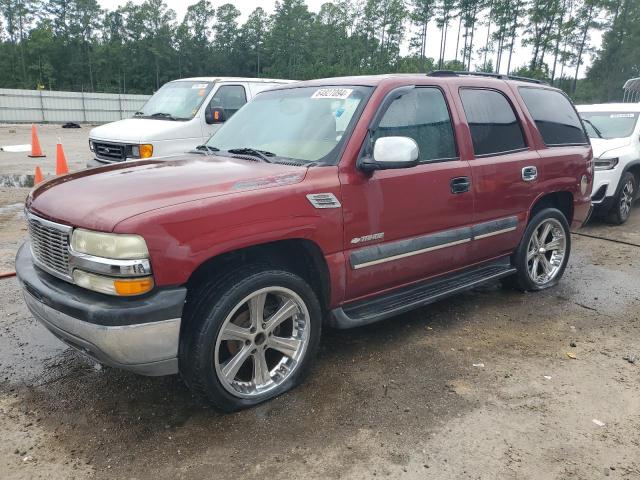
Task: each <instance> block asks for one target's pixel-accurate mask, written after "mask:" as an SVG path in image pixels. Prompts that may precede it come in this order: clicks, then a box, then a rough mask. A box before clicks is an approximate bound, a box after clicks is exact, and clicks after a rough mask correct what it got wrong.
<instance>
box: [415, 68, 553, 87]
mask: <svg viewBox="0 0 640 480" xmlns="http://www.w3.org/2000/svg"><path fill="white" fill-rule="evenodd" d="M427 76H428V77H458V76H475V77H489V78H497V79H499V80H518V81H520V82H529V83H537V84H541V85H548V83H547V82H545V81H543V80H536V79H535V78H527V77H518V76H516V75H503V74H502V73H489V72H459V71H456V70H434V71H433V72H431V73H428V74H427Z"/></svg>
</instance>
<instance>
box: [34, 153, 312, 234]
mask: <svg viewBox="0 0 640 480" xmlns="http://www.w3.org/2000/svg"><path fill="white" fill-rule="evenodd" d="M306 172H307V169H306V168H303V167H297V166H285V165H280V164H275V163H259V162H252V161H247V160H240V159H233V158H227V157H221V156H215V157H213V156H211V157H206V156H203V155H198V154H193V155H186V156H182V157H181V158H180V159H179V160H173V161H153V160H151V161H144V162H142V161H141V162H126V163H122V164H118V165H113V166H108V167H102V168H94V169H90V170H84V171H81V172H77V173H73V174H71V175H65V176H62V177H57V178H54V179H52V180H49V181H47V182H45V183H43V184H41V185H40V186H39V187H37V188H35V189H34V190H33V191H32V192H31V194H30V195H29V197H28V198H27V208H28V209H29V210H30V211H32V212H33V213H35V214H37V215H40V216H43V217H45V218H48V219H50V220H52V221H55V222H59V223H63V224H67V225H72V226H74V227H83V228H88V229H93V230H99V231H112V230H113V229H114V228H115V226H116V225H117V224H118V223H120V222H121V221H122V220H125V219H126V218H129V217H131V216H133V215H138V214H140V213H144V212H148V211H150V210H154V209H158V208H163V207H168V206H171V205H176V204H178V203H184V202H190V201H194V200H201V199H204V198H210V197H217V196H221V195H229V194H233V193H239V192H242V191H248V190H259V189H263V188H272V187H277V186H282V185H291V184H294V183H299V182H301V181H302V180H303V179H304V176H305V174H306Z"/></svg>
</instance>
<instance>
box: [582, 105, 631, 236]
mask: <svg viewBox="0 0 640 480" xmlns="http://www.w3.org/2000/svg"><path fill="white" fill-rule="evenodd" d="M576 108H577V109H578V113H579V114H580V116H581V117H582V121H583V123H584V126H585V128H586V130H587V133H588V134H589V137H590V138H591V145H592V146H593V158H594V164H595V175H594V180H593V193H592V196H591V202H592V203H593V207H594V213H595V214H597V215H599V216H601V217H604V218H605V219H606V220H607V221H609V222H611V223H614V224H618V225H619V224H622V223H624V222H626V221H627V220H628V219H629V214H630V211H631V207H632V206H633V202H634V201H635V200H636V199H637V198H638V190H639V189H638V184H639V183H640V122H638V117H639V116H640V103H602V104H597V105H578V106H577V107H576Z"/></svg>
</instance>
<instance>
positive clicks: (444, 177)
mask: <svg viewBox="0 0 640 480" xmlns="http://www.w3.org/2000/svg"><path fill="white" fill-rule="evenodd" d="M392 95H393V93H392ZM384 104H385V102H383V105H384ZM452 115H454V116H455V117H454V120H455V123H456V124H457V123H458V117H457V112H455V110H450V109H449V108H448V98H447V97H446V95H445V92H444V91H443V90H442V89H440V88H438V87H435V86H424V87H421V86H418V87H416V88H414V89H412V90H410V91H409V93H404V95H402V96H401V97H399V98H396V99H395V100H393V101H392V102H391V103H390V104H389V105H388V107H387V108H386V110H385V111H384V113H383V114H382V117H381V120H380V123H379V126H378V127H377V128H376V129H375V130H374V131H373V134H372V141H375V140H376V139H378V138H380V137H384V136H405V137H411V138H413V139H414V140H415V141H416V142H417V144H418V146H419V148H420V160H421V162H420V164H419V165H418V166H417V167H413V168H406V169H400V170H379V171H376V172H374V173H373V174H365V173H363V172H360V171H357V170H356V171H349V172H346V173H341V177H340V181H341V184H342V200H343V212H344V219H345V220H344V221H345V223H344V229H345V240H344V241H345V251H346V252H347V259H348V265H347V296H348V297H349V298H351V299H355V298H358V297H362V296H366V295H368V294H373V293H376V292H380V291H381V290H384V289H387V288H393V287H398V286H400V285H402V284H406V283H410V282H413V281H416V280H420V279H422V278H426V277H431V276H434V275H438V274H442V273H445V272H448V271H451V270H455V269H457V268H460V267H462V266H464V265H466V263H467V262H468V259H469V244H470V238H471V237H470V228H469V224H470V222H471V218H472V215H473V194H472V192H471V191H469V190H468V189H465V188H464V182H465V181H468V180H469V177H470V175H471V171H470V167H469V163H468V162H467V161H464V160H460V158H459V156H458V152H457V148H456V141H455V134H454V128H453V124H452ZM455 181H458V185H459V186H458V187H457V188H458V190H457V191H456V192H455V193H454V192H453V191H452V182H454V183H455Z"/></svg>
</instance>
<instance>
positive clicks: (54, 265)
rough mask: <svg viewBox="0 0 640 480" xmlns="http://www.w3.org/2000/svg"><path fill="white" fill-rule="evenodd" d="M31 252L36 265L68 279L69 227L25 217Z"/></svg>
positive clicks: (37, 218) (30, 215)
mask: <svg viewBox="0 0 640 480" xmlns="http://www.w3.org/2000/svg"><path fill="white" fill-rule="evenodd" d="M27 223H28V225H29V236H30V237H31V251H32V252H33V257H34V259H35V261H36V264H37V265H39V266H40V267H42V268H43V269H45V270H48V271H49V272H50V273H52V274H54V275H56V276H61V277H63V278H65V279H69V277H70V276H69V239H70V238H69V237H70V236H71V227H68V226H66V225H60V224H58V223H54V222H50V221H48V220H44V219H42V218H40V217H36V216H35V215H32V214H29V215H27Z"/></svg>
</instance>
